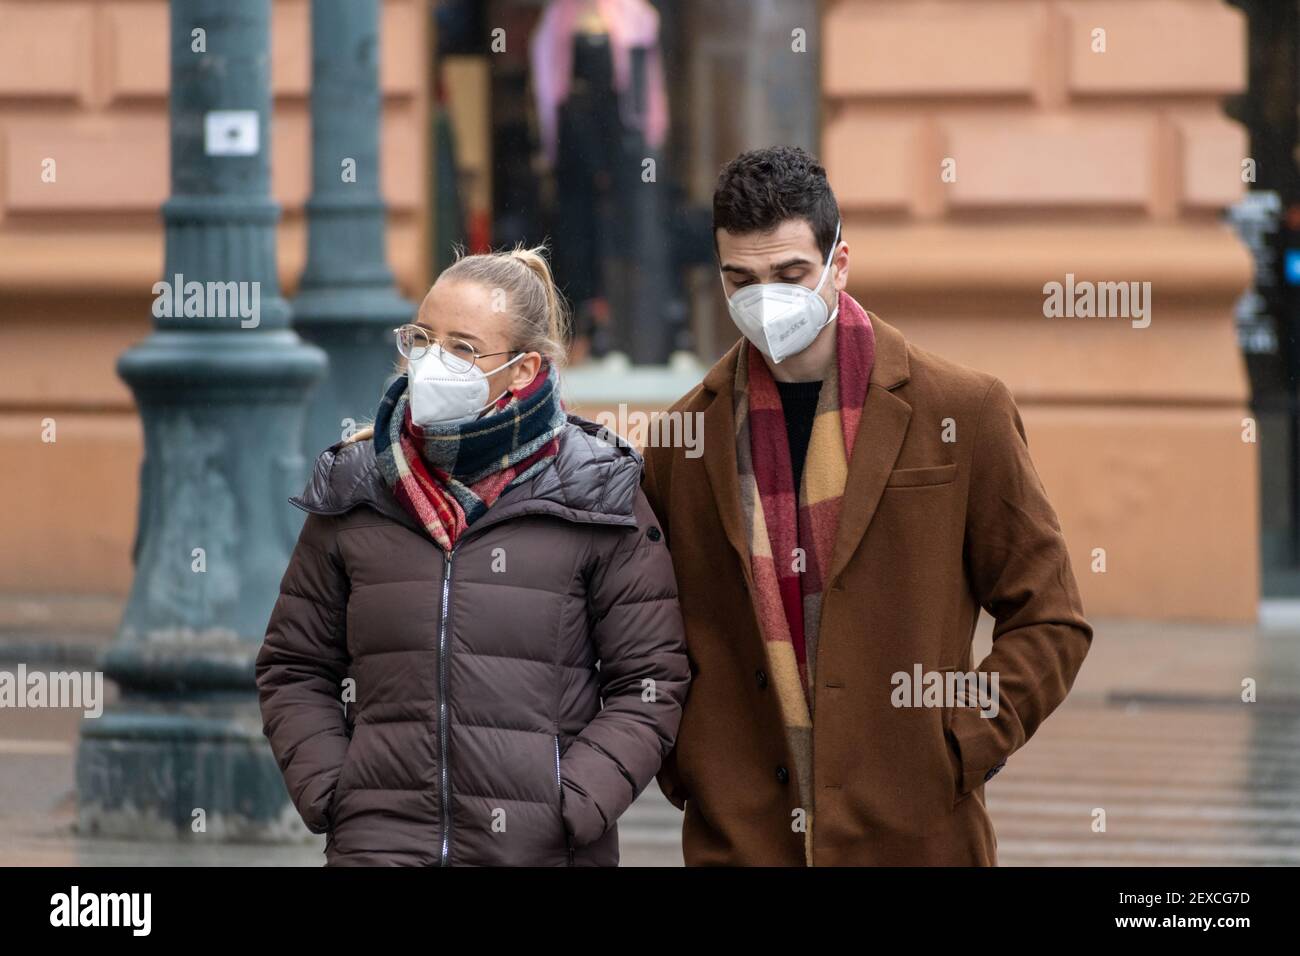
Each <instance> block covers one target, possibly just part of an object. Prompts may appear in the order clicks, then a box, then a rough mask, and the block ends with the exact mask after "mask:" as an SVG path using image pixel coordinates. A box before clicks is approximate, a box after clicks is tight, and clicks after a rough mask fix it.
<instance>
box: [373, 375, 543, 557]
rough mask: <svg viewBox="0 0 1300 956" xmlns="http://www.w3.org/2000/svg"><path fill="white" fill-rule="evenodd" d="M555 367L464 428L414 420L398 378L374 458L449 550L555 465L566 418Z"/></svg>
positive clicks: (380, 420)
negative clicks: (502, 501)
mask: <svg viewBox="0 0 1300 956" xmlns="http://www.w3.org/2000/svg"><path fill="white" fill-rule="evenodd" d="M558 385H559V376H558V372H557V371H556V369H555V368H554V366H552V365H551V364H550V363H549V362H547V363H545V364H543V366H542V368H541V370H540V371H539V372H538V373H537V376H536V377H535V378H534V379H533V380H532V382H530V383H529V384H528V385H526V386H524V388H522V389H520V390H519V391H518V392H516V393H514V394H511V393H509V392H507V393H506V394H505V395H502V396H501V397H500V398H499V399H497V402H496V406H495V407H494V408H493V409H492V411H491V413H490V414H488V415H485V416H484V417H482V418H478V419H475V420H474V421H471V422H465V423H463V424H449V425H431V426H428V427H425V428H421V427H419V426H417V425H415V424H414V423H413V422H412V421H411V409H410V399H409V395H408V392H407V376H405V375H402V376H400V377H399V378H397V379H396V380H395V381H394V382H393V384H392V385H391V386H389V388H388V391H387V392H386V393H385V395H384V398H383V401H381V402H380V403H379V411H378V414H377V415H376V416H375V434H374V439H373V440H374V443H375V461H376V463H377V464H378V465H379V472H380V474H382V475H383V476H384V480H385V481H387V482H388V485H389V487H390V488H392V490H393V495H394V496H395V497H396V498H397V500H398V501H399V502H401V504H402V507H404V508H405V509H406V510H407V511H409V512H410V513H411V515H413V516H414V517H415V518H416V520H418V521H419V522H420V524H421V526H423V527H424V529H425V530H426V531H428V532H429V536H430V537H432V538H433V540H434V541H435V542H436V543H437V545H438V547H440V548H442V550H443V551H450V550H451V549H452V548H454V547H455V546H456V539H457V538H459V537H460V536H461V534H463V533H464V531H465V529H466V528H468V527H469V526H470V525H471V524H473V523H474V522H475V521H477V520H478V519H479V518H481V517H482V516H483V514H484V513H485V512H486V511H487V510H488V508H490V507H491V506H492V505H493V504H494V503H495V502H496V500H497V499H498V498H500V497H501V495H502V494H504V493H505V492H506V491H507V490H508V489H510V488H513V487H514V486H515V485H517V484H519V483H521V482H523V481H524V480H526V479H528V478H530V477H532V476H533V475H534V474H536V473H537V472H538V471H540V470H541V469H542V468H545V467H546V465H547V464H549V462H550V459H551V458H553V457H554V456H555V454H556V452H557V451H559V448H560V439H559V434H560V431H561V430H562V429H563V428H564V424H565V421H566V416H565V413H564V409H563V408H562V407H561V405H560V400H559V388H558Z"/></svg>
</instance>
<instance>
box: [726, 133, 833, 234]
mask: <svg viewBox="0 0 1300 956" xmlns="http://www.w3.org/2000/svg"><path fill="white" fill-rule="evenodd" d="M790 219H803V220H806V221H807V223H808V225H810V226H811V227H812V231H813V236H814V237H815V238H816V240H817V247H818V248H819V249H821V253H822V257H823V258H825V257H826V256H829V255H830V254H831V246H832V245H833V244H834V242H835V229H836V227H837V226H838V225H839V221H840V207H839V203H837V202H836V201H835V194H834V193H833V192H831V184H830V182H829V181H828V180H827V179H826V170H825V168H824V167H823V166H822V165H821V164H820V163H819V162H818V161H817V159H816V158H815V157H813V156H810V155H809V154H808V153H807V152H805V151H804V150H802V149H800V148H799V147H798V146H770V147H768V148H766V149H754V150H750V151H749V152H747V153H741V154H740V155H739V156H737V157H736V158H735V159H733V160H732V161H731V162H729V163H727V165H726V166H724V167H723V168H722V173H721V174H720V175H719V176H718V186H717V189H715V190H714V192H713V249H714V252H715V253H716V252H717V248H718V232H717V231H718V230H719V229H725V230H727V232H733V233H746V232H770V231H771V230H773V229H775V228H776V227H777V226H779V225H781V224H782V223H783V222H786V221H788V220H790Z"/></svg>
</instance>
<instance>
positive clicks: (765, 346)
mask: <svg viewBox="0 0 1300 956" xmlns="http://www.w3.org/2000/svg"><path fill="white" fill-rule="evenodd" d="M841 225H842V223H841ZM839 245H840V226H836V228H835V241H834V242H833V243H831V254H830V255H829V256H828V257H827V258H826V267H825V268H824V269H822V276H821V279H819V280H818V282H817V287H816V288H815V289H809V288H807V287H806V286H802V285H797V284H794V283H790V282H767V283H758V282H756V283H754V284H753V285H747V286H745V288H743V289H740V290H739V291H738V292H736V294H735V295H733V296H731V297H730V298H729V299H727V311H729V312H730V313H731V321H733V322H735V323H736V327H737V328H739V329H740V331H741V334H743V335H744V336H745V338H747V339H749V341H751V342H753V343H754V347H755V348H756V349H758V350H759V351H760V352H762V353H763V354H764V355H766V356H767V357H768V358H770V359H771V360H772V361H773V362H775V363H777V364H778V365H779V364H780V363H781V362H782V360H784V359H787V358H789V357H790V356H791V355H798V354H799V353H800V352H802V351H803V350H804V349H806V348H807V347H808V346H810V345H812V343H813V340H814V339H815V338H817V335H818V333H819V332H821V330H822V329H824V328H826V326H828V325H830V324H831V323H832V322H834V321H835V317H836V316H837V315H839V312H840V308H839V306H838V305H836V306H835V311H833V312H829V310H828V309H827V307H826V300H825V299H823V298H822V297H821V291H822V286H824V285H825V284H826V278H827V276H829V275H830V272H831V263H833V262H834V261H835V252H836V250H837V249H839ZM718 274H719V276H721V275H722V273H721V271H719V273H718ZM723 294H724V295H725V294H726V284H725V281H724V284H723ZM828 312H829V314H828Z"/></svg>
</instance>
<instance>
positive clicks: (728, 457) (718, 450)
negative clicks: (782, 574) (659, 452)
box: [704, 339, 754, 588]
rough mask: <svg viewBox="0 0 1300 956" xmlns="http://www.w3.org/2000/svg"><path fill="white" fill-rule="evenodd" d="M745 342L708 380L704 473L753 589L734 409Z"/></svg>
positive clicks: (717, 364) (724, 527) (711, 372)
mask: <svg viewBox="0 0 1300 956" xmlns="http://www.w3.org/2000/svg"><path fill="white" fill-rule="evenodd" d="M744 344H745V340H744V339H741V340H740V341H739V342H737V343H736V344H735V345H733V346H732V348H731V350H730V351H729V352H727V354H726V355H724V356H723V357H722V358H721V359H719V360H718V362H717V363H716V364H715V365H714V366H713V368H711V369H710V370H709V372H708V374H707V375H705V376H704V387H705V388H707V389H709V390H710V391H711V392H713V401H712V403H710V405H709V407H708V408H706V409H705V410H704V448H705V454H704V470H705V472H706V473H707V474H708V476H709V487H710V489H711V490H712V492H713V502H714V506H715V507H716V508H717V512H718V517H719V519H720V520H721V521H722V527H723V530H724V531H726V534H727V540H728V541H729V542H731V546H732V548H733V549H734V550H735V552H736V556H737V557H738V558H739V559H740V566H741V568H742V569H744V573H745V581H746V583H747V584H748V585H749V586H750V587H751V588H752V587H753V584H754V582H753V581H752V580H751V575H752V571H751V568H750V564H749V542H748V540H747V539H746V536H745V525H744V517H743V516H742V514H741V508H740V475H739V473H738V471H737V468H738V466H737V464H736V416H735V413H734V410H733V409H732V404H733V399H734V395H733V392H734V390H735V381H736V362H737V361H738V360H739V359H738V357H739V355H740V354H741V347H742V346H743V345H744Z"/></svg>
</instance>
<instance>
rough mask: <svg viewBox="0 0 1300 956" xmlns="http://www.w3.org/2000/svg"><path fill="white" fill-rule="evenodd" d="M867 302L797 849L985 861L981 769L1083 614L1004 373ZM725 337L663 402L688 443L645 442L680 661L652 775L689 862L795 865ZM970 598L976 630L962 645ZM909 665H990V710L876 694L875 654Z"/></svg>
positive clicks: (1002, 746) (1009, 739)
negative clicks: (691, 384)
mask: <svg viewBox="0 0 1300 956" xmlns="http://www.w3.org/2000/svg"><path fill="white" fill-rule="evenodd" d="M872 322H873V325H874V328H875V332H876V350H877V351H876V359H875V367H874V369H873V371H872V374H871V384H870V388H869V392H868V396H867V400H866V404H865V406H864V408H863V415H862V420H861V424H860V426H859V427H860V431H859V437H858V440H857V443H856V447H855V449H854V453H853V458H852V460H851V461H850V462H849V473H848V481H847V487H846V489H845V493H844V501H843V506H842V511H841V514H840V523H839V529H838V533H837V537H836V541H835V546H834V555H833V557H832V560H831V566H830V568H829V569H828V573H826V574H825V576H824V577H825V580H826V581H827V586H826V590H825V592H824V596H823V605H822V618H821V630H820V638H819V645H818V665H817V683H816V687H815V688H813V693H814V695H815V708H814V710H815V712H814V718H813V761H814V769H813V778H814V779H813V791H814V793H815V798H814V803H815V810H814V826H813V828H812V835H813V850H812V853H813V860H812V862H813V865H818V866H825V865H936V864H938V865H993V864H996V844H997V841H996V838H995V837H994V833H993V828H992V825H991V823H990V820H989V816H988V813H987V811H986V810H985V802H984V785H985V782H986V780H987V779H989V778H990V777H991V776H992V774H993V773H996V772H997V770H998V769H999V768H1000V767H1001V765H1002V764H1003V763H1004V762H1005V761H1006V760H1007V758H1008V757H1010V756H1011V755H1012V754H1014V753H1015V752H1016V750H1018V749H1019V748H1020V747H1021V746H1023V745H1024V743H1025V742H1026V741H1027V740H1028V739H1029V738H1030V736H1032V735H1033V733H1034V731H1035V730H1037V729H1038V726H1039V725H1040V724H1041V723H1042V722H1043V720H1044V719H1045V718H1046V717H1047V715H1048V714H1050V713H1051V712H1052V711H1053V710H1054V709H1055V708H1056V706H1057V705H1058V704H1060V703H1061V701H1062V700H1063V699H1064V697H1065V695H1066V694H1067V692H1068V691H1069V689H1070V686H1071V684H1072V683H1073V681H1074V677H1075V674H1076V672H1077V671H1078V669H1079V666H1080V664H1081V663H1082V662H1083V658H1084V655H1085V654H1086V653H1087V651H1088V647H1089V644H1090V642H1091V639H1092V630H1091V628H1090V627H1089V625H1088V623H1087V622H1086V621H1085V620H1084V617H1083V610H1082V606H1081V603H1080V600H1079V593H1078V590H1077V588H1076V586H1075V581H1074V578H1073V575H1072V573H1071V570H1070V562H1069V558H1068V557H1067V555H1066V547H1065V541H1064V539H1063V538H1062V536H1061V530H1060V526H1059V524H1058V522H1057V518H1056V515H1055V513H1054V512H1053V510H1052V507H1051V505H1050V504H1049V502H1048V500H1047V495H1046V494H1045V492H1044V490H1043V485H1042V483H1041V481H1040V480H1039V478H1038V475H1037V473H1036V472H1035V470H1034V466H1033V464H1032V462H1031V461H1030V457H1029V449H1028V447H1027V445H1026V441H1025V434H1024V428H1023V426H1022V425H1021V420H1020V416H1019V413H1018V412H1017V410H1016V406H1015V403H1014V402H1013V400H1012V397H1011V394H1010V393H1009V391H1008V390H1007V388H1006V386H1004V385H1003V384H1002V383H1001V382H1000V381H998V380H997V379H995V378H993V377H992V376H989V375H985V374H982V373H979V372H974V371H971V370H969V369H966V368H962V367H961V366H958V365H955V364H953V363H951V362H948V361H945V360H944V359H942V358H939V357H938V356H935V355H932V354H930V353H929V352H926V351H924V350H922V349H919V348H916V347H914V346H911V345H909V344H907V342H906V341H905V340H904V338H903V336H902V334H901V333H900V332H899V331H898V330H897V329H894V328H893V327H891V326H889V325H888V324H886V323H884V322H882V321H881V320H880V319H878V318H876V317H875V316H872ZM743 344H744V342H743V340H742V341H741V342H740V343H737V345H736V347H734V348H732V349H731V351H729V352H728V353H727V354H726V355H725V356H724V357H723V358H722V359H721V360H720V361H719V362H718V364H717V365H715V366H714V367H713V369H712V370H711V371H710V372H709V373H708V375H707V376H706V377H705V379H704V381H703V383H702V384H701V385H700V386H699V387H697V388H696V389H694V390H693V391H692V392H690V393H689V394H688V395H686V396H685V397H684V398H682V399H681V400H680V401H679V402H678V403H677V404H676V405H674V406H673V411H678V412H685V413H695V412H698V413H701V414H702V420H703V455H702V456H700V457H697V458H689V457H687V456H686V455H685V453H684V450H683V449H680V448H676V449H675V448H650V449H647V451H646V476H645V488H646V492H647V495H648V497H649V499H650V502H651V505H652V506H653V508H654V509H655V512H656V513H657V514H658V515H659V519H660V521H661V523H662V525H663V528H664V530H665V532H666V533H667V535H668V542H669V549H670V551H671V553H672V557H673V563H674V566H675V568H676V572H677V580H678V586H679V597H680V601H681V607H682V614H683V616H684V618H685V621H686V641H687V651H688V655H689V657H690V663H691V672H692V675H693V678H692V684H691V693H690V698H689V700H688V701H687V704H686V709H685V712H684V714H683V717H682V723H681V727H680V729H679V732H678V736H677V743H676V747H675V749H674V750H673V752H672V753H671V754H670V755H669V758H668V760H667V761H666V762H665V764H664V766H663V768H662V770H661V771H660V773H659V778H658V779H659V783H660V787H661V788H662V789H663V791H664V792H665V793H666V794H667V795H668V797H669V799H670V800H672V801H673V803H674V804H675V805H676V806H677V807H678V808H679V809H684V810H685V814H686V815H685V820H684V824H683V834H682V840H683V847H684V853H685V858H686V862H687V864H688V865H697V864H729V865H752V864H760V865H790V866H799V865H803V864H804V848H803V834H802V833H801V832H797V831H796V828H795V827H794V826H792V821H793V820H797V819H798V818H799V815H798V814H797V810H798V809H799V808H798V807H797V803H798V794H799V785H798V781H797V780H795V779H794V765H793V762H792V761H791V759H790V755H789V754H788V753H787V748H786V743H785V736H784V733H783V731H782V722H781V714H780V712H779V710H778V706H777V700H776V696H775V691H774V688H773V686H772V684H771V683H770V682H769V681H768V680H767V673H766V668H767V662H766V660H765V658H764V648H763V643H762V639H761V637H760V633H759V630H758V624H757V618H756V616H755V613H754V610H753V607H752V604H751V601H750V595H749V591H750V589H751V587H752V581H751V578H750V566H749V560H748V555H747V553H746V544H745V529H744V526H743V524H742V518H741V507H740V499H739V483H738V478H737V474H736V456H735V445H734V438H733V433H734V424H733V414H732V398H733V395H732V383H733V380H734V373H735V365H736V361H737V356H738V355H740V354H741V346H742V345H743ZM949 419H951V422H949V421H948V420H949ZM949 425H952V426H954V427H955V431H956V434H955V438H956V440H955V441H948V442H946V441H944V435H945V427H946V426H949ZM949 431H951V429H949ZM981 608H984V609H985V610H986V611H987V612H988V613H989V614H991V615H992V616H993V617H994V618H995V621H996V625H995V630H994V648H993V651H992V653H991V654H990V655H989V656H988V657H987V658H986V659H985V660H983V661H982V662H981V661H975V662H972V656H971V653H972V648H971V644H972V636H973V633H974V629H975V624H976V619H977V617H978V615H979V611H980V609H981ZM973 663H974V664H975V665H977V667H973V666H972V664H973ZM918 665H919V666H920V667H921V668H922V669H923V672H931V671H940V672H947V671H951V670H954V669H958V670H961V671H971V670H975V669H978V670H979V671H982V672H997V673H998V675H999V680H1000V687H999V691H1000V695H999V696H1000V710H999V711H998V713H997V715H996V717H993V718H991V719H990V718H985V717H982V716H981V715H980V712H979V711H978V710H977V709H973V708H963V707H950V706H930V707H911V708H900V707H896V706H894V705H893V704H892V703H891V695H892V694H893V693H894V691H895V684H894V683H893V675H895V674H897V673H899V672H904V673H907V674H909V675H911V674H913V673H914V668H915V667H916V666H918Z"/></svg>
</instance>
